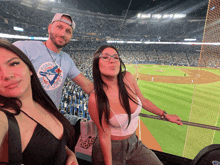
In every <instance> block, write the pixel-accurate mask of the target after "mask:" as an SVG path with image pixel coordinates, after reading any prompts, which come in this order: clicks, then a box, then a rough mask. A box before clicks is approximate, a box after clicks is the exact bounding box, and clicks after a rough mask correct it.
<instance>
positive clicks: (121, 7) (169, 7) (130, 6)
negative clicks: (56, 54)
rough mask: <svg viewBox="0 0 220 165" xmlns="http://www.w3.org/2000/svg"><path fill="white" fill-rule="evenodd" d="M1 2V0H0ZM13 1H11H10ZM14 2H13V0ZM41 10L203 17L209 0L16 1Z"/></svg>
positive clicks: (131, 15) (130, 15)
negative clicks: (69, 9) (68, 9)
mask: <svg viewBox="0 0 220 165" xmlns="http://www.w3.org/2000/svg"><path fill="white" fill-rule="evenodd" d="M0 1H1V0H0ZM11 1H13V0H11ZM14 1H15V0H14ZM16 1H20V2H21V3H22V4H24V5H25V4H26V5H27V6H28V5H29V6H32V7H33V6H34V7H36V8H39V9H41V10H47V11H50V10H56V11H55V12H59V10H61V9H65V8H72V9H73V8H75V9H79V10H84V11H90V12H95V13H103V14H112V15H116V16H123V17H124V16H125V15H126V13H127V18H131V17H133V16H135V15H137V14H138V13H150V14H176V13H178V14H187V16H190V17H194V18H197V17H205V16H206V13H207V6H208V1H209V0H16Z"/></svg>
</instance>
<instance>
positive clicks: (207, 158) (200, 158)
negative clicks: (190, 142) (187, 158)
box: [190, 144, 220, 165]
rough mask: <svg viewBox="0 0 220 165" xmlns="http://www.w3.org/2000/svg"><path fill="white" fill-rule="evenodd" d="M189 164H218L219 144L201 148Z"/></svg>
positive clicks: (219, 162)
mask: <svg viewBox="0 0 220 165" xmlns="http://www.w3.org/2000/svg"><path fill="white" fill-rule="evenodd" d="M190 165H220V144H212V145H209V146H207V147H205V148H203V149H202V150H201V151H200V152H199V153H198V154H197V155H196V157H195V158H194V159H193V161H192V163H191V164H190Z"/></svg>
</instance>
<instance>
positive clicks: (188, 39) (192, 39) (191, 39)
mask: <svg viewBox="0 0 220 165" xmlns="http://www.w3.org/2000/svg"><path fill="white" fill-rule="evenodd" d="M184 41H196V39H195V38H186V39H184Z"/></svg>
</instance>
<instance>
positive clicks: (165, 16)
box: [163, 14, 173, 18]
mask: <svg viewBox="0 0 220 165" xmlns="http://www.w3.org/2000/svg"><path fill="white" fill-rule="evenodd" d="M163 18H173V14H164V15H163Z"/></svg>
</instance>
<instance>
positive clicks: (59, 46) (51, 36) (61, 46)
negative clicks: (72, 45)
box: [50, 33, 70, 49]
mask: <svg viewBox="0 0 220 165" xmlns="http://www.w3.org/2000/svg"><path fill="white" fill-rule="evenodd" d="M55 38H56V37H54V35H53V34H52V33H50V40H51V41H52V42H53V44H54V45H55V46H56V47H57V48H58V49H60V48H64V47H65V46H66V45H67V44H68V43H69V42H70V41H69V42H67V43H65V44H64V45H58V44H57V43H56V41H55ZM64 41H66V40H65V39H64Z"/></svg>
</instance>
